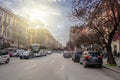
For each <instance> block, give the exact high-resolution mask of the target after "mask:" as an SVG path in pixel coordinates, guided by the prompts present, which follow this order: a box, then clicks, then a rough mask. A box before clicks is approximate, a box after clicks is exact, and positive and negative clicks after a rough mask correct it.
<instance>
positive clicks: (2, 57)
mask: <svg viewBox="0 0 120 80" xmlns="http://www.w3.org/2000/svg"><path fill="white" fill-rule="evenodd" d="M3 62H4V63H6V64H8V63H9V62H10V56H9V54H8V52H7V51H6V50H0V63H3Z"/></svg>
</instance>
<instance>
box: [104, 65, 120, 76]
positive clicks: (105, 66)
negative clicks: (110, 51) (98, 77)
mask: <svg viewBox="0 0 120 80" xmlns="http://www.w3.org/2000/svg"><path fill="white" fill-rule="evenodd" d="M103 68H106V69H108V70H111V71H113V72H115V73H118V74H120V72H119V71H116V70H113V69H111V68H109V67H106V66H104V65H103Z"/></svg>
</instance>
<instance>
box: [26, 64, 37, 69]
mask: <svg viewBox="0 0 120 80" xmlns="http://www.w3.org/2000/svg"><path fill="white" fill-rule="evenodd" d="M35 66H36V64H34V65H31V66H29V67H26V68H25V69H24V70H28V69H31V68H33V67H35Z"/></svg>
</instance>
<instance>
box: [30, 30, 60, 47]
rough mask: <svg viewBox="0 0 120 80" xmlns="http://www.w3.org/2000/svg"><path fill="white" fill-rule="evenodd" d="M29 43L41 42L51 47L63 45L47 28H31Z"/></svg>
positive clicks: (42, 44)
mask: <svg viewBox="0 0 120 80" xmlns="http://www.w3.org/2000/svg"><path fill="white" fill-rule="evenodd" d="M28 34H29V40H28V43H29V45H31V44H34V43H39V44H40V45H41V46H45V47H47V48H49V49H51V48H57V47H62V45H61V44H60V43H59V42H58V41H57V40H56V39H55V38H54V37H53V36H52V34H51V33H50V32H49V31H48V29H45V28H29V30H28Z"/></svg>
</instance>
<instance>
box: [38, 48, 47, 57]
mask: <svg viewBox="0 0 120 80" xmlns="http://www.w3.org/2000/svg"><path fill="white" fill-rule="evenodd" d="M39 53H40V56H46V55H47V50H45V49H41V50H40V51H39Z"/></svg>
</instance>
